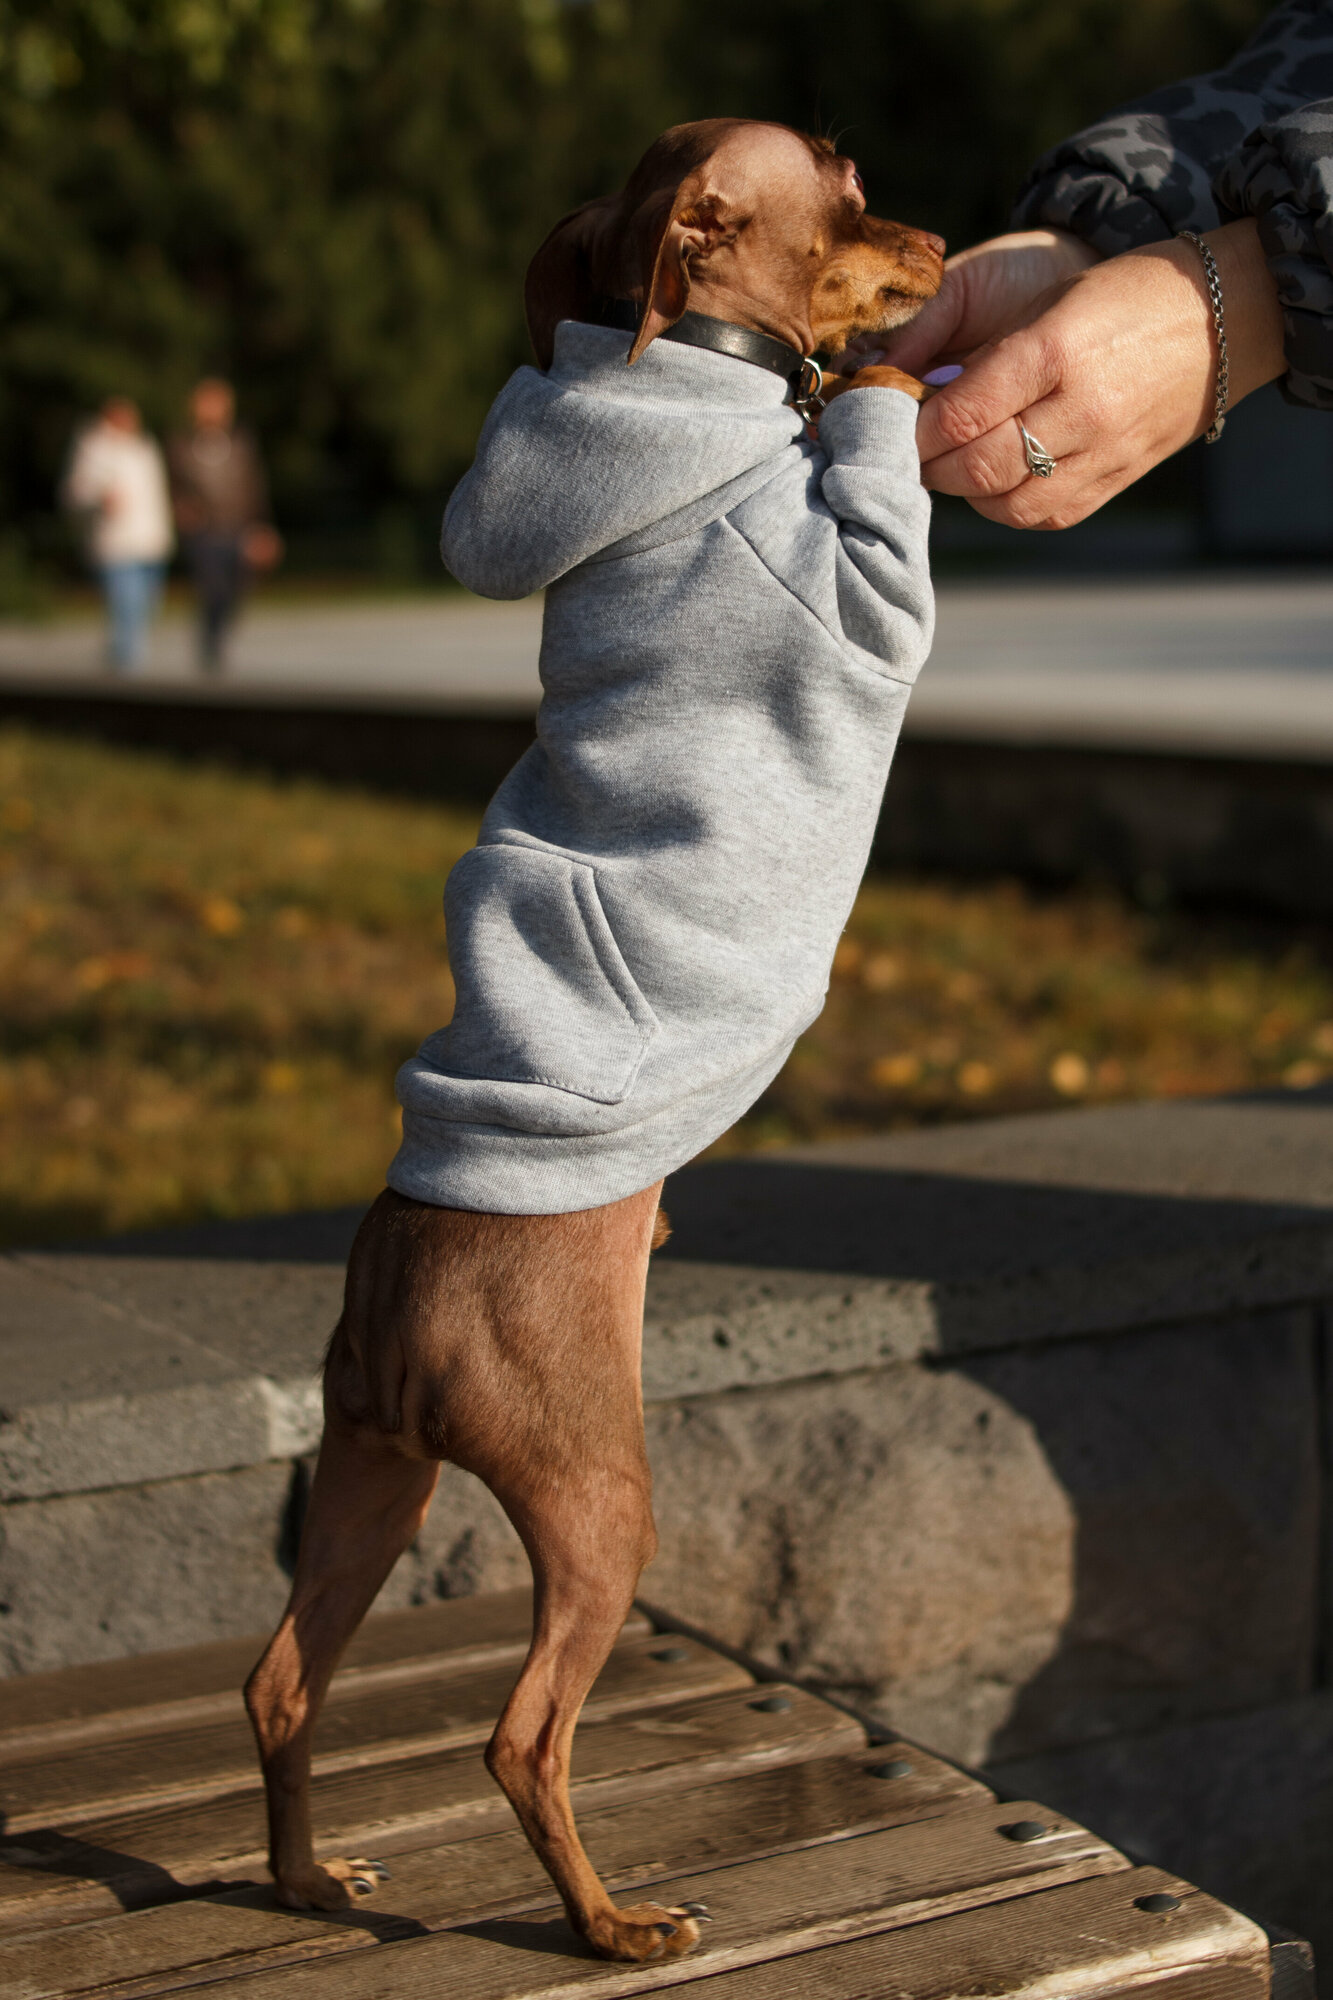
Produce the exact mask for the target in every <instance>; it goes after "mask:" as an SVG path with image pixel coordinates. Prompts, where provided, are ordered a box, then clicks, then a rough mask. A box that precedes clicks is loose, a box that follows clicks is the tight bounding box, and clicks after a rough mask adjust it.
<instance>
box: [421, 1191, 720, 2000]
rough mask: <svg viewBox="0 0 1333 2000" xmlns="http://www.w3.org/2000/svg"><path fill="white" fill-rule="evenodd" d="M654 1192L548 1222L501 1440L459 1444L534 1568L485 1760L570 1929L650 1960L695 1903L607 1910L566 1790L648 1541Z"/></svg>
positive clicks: (689, 1938) (503, 1335)
mask: <svg viewBox="0 0 1333 2000" xmlns="http://www.w3.org/2000/svg"><path fill="white" fill-rule="evenodd" d="M655 1196H656V1190H655V1189H650V1190H648V1191H647V1192H646V1193H645V1194H644V1195H641V1196H636V1197H632V1198H631V1199H630V1200H628V1201H625V1202H619V1203H616V1204H614V1205H613V1206H612V1207H610V1208H606V1209H601V1210H593V1211H587V1212H585V1213H584V1214H583V1215H579V1216H566V1217H551V1218H546V1219H544V1227H545V1228H546V1229H547V1230H549V1231H550V1232H551V1235H552V1237H553V1239H555V1240H561V1244H562V1249H563V1251H564V1253H565V1254H564V1255H563V1256H561V1257H550V1256H547V1257H543V1258H542V1259H541V1266H542V1273H543V1278H542V1279H535V1280H533V1281H531V1282H530V1283H529V1286H528V1287H527V1304H528V1307H529V1312H528V1313H527V1314H525V1315H524V1316H523V1320H522V1321H520V1320H519V1319H518V1317H517V1316H514V1318H512V1319H508V1320H507V1323H506V1324H503V1325H502V1327H501V1328H500V1329H499V1331H500V1340H499V1345H500V1347H501V1349H502V1350H503V1352H502V1356H497V1361H499V1362H501V1363H502V1366H501V1367H498V1368H497V1373H503V1374H505V1375H509V1374H510V1373H511V1371H512V1375H513V1376H514V1377H515V1378H517V1379H519V1380H522V1382H523V1384H524V1389H525V1393H524V1394H522V1395H517V1396H510V1397H509V1398H508V1399H507V1402H506V1409H505V1423H504V1425H503V1428H502V1430H499V1431H498V1432H497V1442H499V1444H500V1449H499V1450H494V1449H491V1450H487V1449H485V1447H484V1444H483V1445H482V1448H480V1449H478V1448H477V1446H476V1445H473V1448H472V1449H470V1450H469V1449H467V1442H470V1441H465V1440H464V1439H463V1438H461V1437H460V1439H459V1440H458V1442H459V1444H460V1445H461V1446H463V1447H464V1449H463V1451H462V1454H461V1455H462V1456H463V1458H464V1461H465V1462H466V1463H468V1464H469V1465H470V1466H471V1469H472V1470H474V1471H476V1472H477V1473H479V1474H480V1476H481V1477H482V1478H483V1479H484V1480H485V1481H486V1483H487V1484H488V1485H489V1486H490V1488H491V1490H492V1492H493V1493H494V1494H495V1496H496V1498H497V1499H498V1500H499V1501H500V1504H501V1505H502V1506H503V1507H504V1509H505V1511H506V1513H507V1514H508V1515H509V1518H510V1520H511V1521H512V1522H513V1524H514V1526H515V1528H516V1529H517V1530H518V1533H519V1535H520V1536H521V1538H522V1540H523V1543H524V1546H525V1548H526V1549H527V1552H528V1556H529V1559H530V1561H531V1563H532V1573H533V1585H534V1602H533V1637H532V1645H531V1648H530V1650H529V1653H528V1657H527V1660H526V1663H525V1665H524V1668H523V1672H522V1674H521V1676H520V1678H519V1680H518V1683H517V1685H516V1686H515V1688H514V1691H513V1693H512V1694H511V1696H510V1698H509V1701H508V1702H507V1704H506V1706H505V1710H504V1713H503V1715H502V1716H501V1718H500V1721H499V1723H498V1724H497V1726H496V1730H495V1733H494V1735H493V1736H492V1738H491V1741H490V1744H489V1745H488V1747H487V1751H486V1762H487V1765H488V1767H489V1769H490V1771H491V1774H492V1776H493V1777H494V1778H495V1779H496V1781H497V1783H498V1784H499V1785H500V1786H501V1788H502V1790H503V1791H504V1793H505V1795H506V1796H507V1798H508V1799H509V1801H510V1804H511V1805H512V1806H513V1808H514V1811H515V1812H516V1813H517V1815H518V1818H519V1820H520V1821H521V1823H522V1825H523V1829H524V1831H525V1832H526V1834H527V1835H528V1838H529V1840H530V1841H531V1842H532V1845H533V1847H534V1848H535V1849H536V1851H537V1854H538V1855H539V1857H540V1859H541V1860H542V1862H543V1863H544V1865H545V1866H546V1868H547V1870H548V1871H549V1873H550V1875H551V1877H552V1879H553V1880H554V1882H555V1885H556V1888H557V1889H558V1890H559V1892H560V1896H561V1899H562V1900H563V1902H564V1905H565V1909H566V1911H567V1913H568V1915H569V1919H570V1922H571V1923H572V1924H573V1926H574V1928H575V1929H576V1930H577V1931H578V1932H579V1933H580V1934H581V1935H582V1936H583V1937H584V1938H586V1939H587V1941H588V1943H589V1944H591V1945H592V1947H593V1948H594V1950H596V1951H598V1952H600V1953H601V1954H602V1955H603V1956H604V1957H607V1958H618V1959H631V1960H645V1959H652V1960H656V1961H661V1960H662V1959H666V1958H677V1957H679V1956H681V1954H682V1953H684V1952H686V1951H688V1950H689V1949H690V1947H691V1946H692V1945H693V1944H695V1943H696V1942H697V1940H698V1936H699V1930H698V1924H697V1922H696V1920H695V1919H696V1917H700V1916H703V1915H706V1912H704V1911H703V1909H702V1906H701V1905H696V1906H694V1908H693V1909H665V1908H663V1907H661V1906H660V1905H658V1904H639V1905H635V1906H633V1907H631V1908H626V1909H621V1908H617V1906H616V1905H615V1904H614V1903H613V1902H612V1901H611V1898H610V1897H609V1896H608V1894H607V1892H606V1890H605V1889H604V1888H603V1886H602V1884H601V1882H600V1880H599V1879H598V1877H597V1874H596V1872H595V1870H594V1869H593V1866H592V1864H591V1862H590V1861H589V1860H588V1857H587V1855H586V1854H585V1853H584V1850H583V1846H582V1843H581V1841H580V1839H579V1836H578V1830H577V1828H576V1826H575V1823H574V1814H573V1810H572V1807H571V1804H570V1797H569V1765H570V1751H571V1747H572V1743H573V1737H574V1729H575V1725H576V1724H577V1722H578V1717H579V1711H580V1709H581V1708H582V1706H583V1703H584V1701H585V1699H586V1697H587V1695H588V1691H589V1689H590V1688H591V1687H592V1684H593V1682H594V1681H595V1679H596V1678H597V1675H598V1674H599V1673H600V1671H601V1669H602V1667H603V1665H604V1664H605V1662H606V1659H607V1656H608V1654H609V1653H610V1651H611V1648H612V1646H613V1645H614V1644H615V1641H616V1638H617V1636H618V1634H619V1632H620V1629H621V1626H622V1624H623V1623H624V1620H625V1616H626V1613H627V1612H628V1611H629V1609H630V1606H631V1604H632V1602H633V1598H634V1591H635V1587H636V1586H637V1584H638V1580H639V1576H640V1574H641V1572H642V1570H643V1569H644V1567H645V1565H646V1564H647V1563H648V1562H649V1561H650V1560H651V1558H652V1556H653V1553H654V1551H655V1549H656V1546H657V1536H656V1532H655V1530H654V1527H653V1514H652V1479H651V1475H650V1472H649V1469H648V1458H647V1452H646V1449H645V1446H644V1435H643V1402H642V1394H641V1389H640V1365H641V1341H642V1325H643V1287H644V1278H645V1274H646V1269H647V1263H648V1250H649V1247H650V1241H651V1242H652V1243H653V1244H656V1243H657V1242H659V1241H661V1240H662V1239H663V1238H664V1237H665V1235H666V1233H667V1225H666V1222H665V1218H664V1217H661V1216H660V1212H659V1211H658V1210H657V1205H656V1199H655ZM543 1279H544V1281H545V1282H543ZM542 1292H544V1293H545V1294H546V1296H545V1298H544V1299H541V1298H539V1297H538V1294H540V1293H542ZM534 1305H537V1306H538V1311H537V1313H536V1314H535V1316H534V1315H532V1313H531V1308H532V1307H533V1306H534ZM468 1428H469V1429H471V1428H472V1426H468ZM482 1428H483V1432H484V1430H485V1429H486V1428H488V1427H482ZM474 1435H475V1432H474ZM479 1442H481V1440H479Z"/></svg>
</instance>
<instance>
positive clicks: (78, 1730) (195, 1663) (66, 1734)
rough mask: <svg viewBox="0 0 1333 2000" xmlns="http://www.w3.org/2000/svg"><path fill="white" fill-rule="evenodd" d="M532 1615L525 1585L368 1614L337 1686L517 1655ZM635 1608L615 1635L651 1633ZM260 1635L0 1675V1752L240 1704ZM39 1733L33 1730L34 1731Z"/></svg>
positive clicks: (214, 1713) (201, 1717)
mask: <svg viewBox="0 0 1333 2000" xmlns="http://www.w3.org/2000/svg"><path fill="white" fill-rule="evenodd" d="M531 1617H532V1593H531V1591H530V1590H528V1589H523V1590H504V1591H492V1592H489V1593H486V1594H483V1595H482V1596H479V1597H460V1598H452V1599H450V1600H449V1601H448V1602H446V1603H441V1604H427V1605H421V1606H419V1607H418V1608H417V1609H415V1610H412V1611H390V1612H385V1613H382V1614H380V1615H379V1616H377V1617H371V1618H368V1619H367V1620H366V1622H365V1624H364V1625H363V1626H362V1627H361V1629H360V1631H359V1632H358V1633H357V1635H356V1637H355V1638H354V1639H353V1641H352V1643H351V1645H350V1646H349V1647H348V1649H347V1653H346V1656H345V1658H344V1660H343V1664H342V1666H341V1668H340V1669H339V1671H338V1673H337V1675H336V1676H335V1678H334V1683H333V1685H334V1687H335V1689H339V1690H341V1689H346V1688H352V1687H362V1688H366V1687H370V1686H375V1687H387V1686H390V1685H391V1684H392V1683H393V1682H395V1681H399V1680H412V1679H416V1678H418V1677H421V1676H430V1675H435V1674H442V1673H455V1672H467V1671H469V1670H472V1669H475V1668H478V1667H484V1666H489V1665H493V1664H495V1663H498V1662H500V1661H502V1660H521V1659H522V1658H523V1655H524V1654H525V1653H526V1651H527V1647H528V1635H529V1630H530V1627H531ZM651 1631H652V1627H651V1625H650V1623H649V1621H648V1619H647V1618H646V1617H644V1615H643V1614H642V1613H641V1612H639V1611H634V1612H632V1613H631V1614H630V1617H629V1618H628V1619H627V1621H626V1623H625V1627H624V1630H623V1632H622V1634H621V1636H622V1638H627V1639H628V1638H642V1637H647V1636H649V1635H650V1634H651ZM266 1643H267V1634H262V1635H257V1636H255V1637H251V1638H245V1639H223V1640H219V1641H216V1642H215V1643H213V1644H211V1645H207V1646H189V1647H184V1648H181V1649H180V1650H178V1651H174V1652H168V1653H150V1654H148V1655H146V1656H144V1657H142V1658H139V1659H130V1660H102V1661H99V1662H97V1663H96V1664H94V1665H92V1666H85V1667H63V1668H61V1669H59V1671H57V1672H55V1673H49V1674H27V1675H19V1676H16V1677H14V1678H13V1679H9V1680H2V1681H0V1757H3V1756H4V1755H5V1754H6V1753H7V1752H8V1751H10V1750H11V1749H18V1750H20V1751H22V1750H23V1749H25V1748H28V1747H31V1746H33V1745H34V1744H36V1743H37V1742H39V1741H40V1742H41V1743H42V1744H44V1745H45V1746H46V1747H47V1748H48V1749H53V1748H55V1747H56V1746H57V1745H58V1744H61V1743H76V1742H91V1741H94V1740H95V1739H96V1738H97V1737H98V1736H100V1735H117V1734H124V1733H127V1732H129V1731H142V1732H156V1731H157V1730H159V1729H163V1728H179V1727H181V1726H183V1725H185V1724H187V1723H190V1722H202V1721H208V1720H211V1719H213V1718H214V1717H221V1716H226V1715H232V1716H238V1715H240V1713H241V1687H242V1684H243V1682H244V1681H245V1678H246V1676H247V1675H248V1673H249V1672H250V1669H251V1667H253V1665H254V1663H255V1661H256V1660H257V1659H258V1657H259V1655H260V1653H261V1652H262V1651H263V1649H264V1646H265V1644H266ZM39 1732H40V1734H39Z"/></svg>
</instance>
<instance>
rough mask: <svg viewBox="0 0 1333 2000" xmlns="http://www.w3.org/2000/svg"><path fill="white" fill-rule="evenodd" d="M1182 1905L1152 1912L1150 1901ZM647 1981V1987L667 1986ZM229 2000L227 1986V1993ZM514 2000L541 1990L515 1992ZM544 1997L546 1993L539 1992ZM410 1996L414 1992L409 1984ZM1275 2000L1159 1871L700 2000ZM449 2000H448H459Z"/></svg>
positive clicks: (755, 1976)
mask: <svg viewBox="0 0 1333 2000" xmlns="http://www.w3.org/2000/svg"><path fill="white" fill-rule="evenodd" d="M1153 1895H1169V1896H1171V1897H1173V1898H1175V1899H1176V1900H1177V1901H1178V1902H1179V1905H1180V1907H1179V1909H1178V1910H1176V1911H1174V1912H1172V1913H1171V1914H1170V1915H1169V1916H1154V1915H1153V1914H1152V1913H1151V1912H1150V1911H1146V1910H1143V1909H1140V1908H1139V1903H1140V1901H1141V1900H1142V1899H1144V1898H1146V1897H1149V1896H1153ZM663 1984H664V1983H663V1982H658V1981H654V1980H653V1979H651V1978H649V1980H648V1981H647V1984H646V1987H645V1986H640V1988H639V1989H638V1990H639V1991H641V1992H642V1991H645V1990H646V1991H648V1992H657V1993H660V1992H661V1991H663ZM224 1990H226V1991H227V1993H228V2000H231V1993H230V1989H224ZM511 1990H512V1992H513V1994H514V1997H515V2000H518V1996H519V1995H520V1994H521V1995H523V2000H528V1995H529V1993H531V1995H532V1996H533V2000H535V1996H536V1994H537V1992H538V1991H539V1987H538V1986H533V1987H532V1988H530V1989H529V1988H524V1987H517V1986H516V1987H514V1988H513V1989H511ZM540 1990H543V1991H544V1990H546V1989H544V1988H541V1989H540ZM404 1992H405V1996H406V1989H404ZM779 1993H780V1994H781V1996H782V2000H888V1996H892V2000H899V1996H904V2000H905V1996H907V1995H910V1996H911V2000H996V1996H998V1995H1003V1996H1004V2000H1080V1996H1083V1995H1086V1996H1088V2000H1091V1996H1093V1995H1095V1996H1097V2000H1117V1997H1118V1996H1121V1995H1123V1996H1127V2000H1128V1996H1135V2000H1136V1997H1137V1996H1138V1995H1140V1994H1145V1993H1147V1994H1151V1995H1152V1996H1153V2000H1268V1944H1267V1939H1266V1938H1265V1936H1264V1933H1263V1932H1262V1930H1260V1928H1259V1926H1258V1925H1257V1924H1253V1923H1251V1922H1250V1920H1249V1918H1248V1917H1242V1916H1239V1915H1238V1914H1237V1913H1236V1911H1234V1910H1228V1909H1226V1908H1225V1907H1224V1906H1223V1905H1222V1904H1221V1903H1218V1902H1215V1901H1214V1900H1213V1898H1212V1897H1211V1896H1205V1895H1204V1894H1203V1893H1202V1892H1201V1891H1200V1890H1198V1889H1195V1888H1192V1887H1191V1886H1190V1885H1189V1884H1188V1883H1187V1882H1182V1881H1181V1880H1180V1879H1179V1878H1178V1877H1177V1876H1174V1875H1168V1874H1166V1873H1165V1872H1164V1871H1163V1870H1161V1869H1159V1868H1135V1869H1133V1870H1131V1871H1130V1872H1128V1873H1126V1874H1123V1875H1111V1876H1108V1877H1103V1878H1102V1879H1100V1880H1096V1881H1089V1882H1081V1883H1079V1884H1077V1885H1076V1886H1075V1887H1072V1888H1062V1889H1047V1890H1046V1891H1045V1892H1044V1893H1043V1894H1041V1895H1036V1896H1020V1897H1017V1898H1015V1899H1014V1900H1013V1901H1010V1902H1004V1903H1001V1904H999V1905H996V1904H991V1905H989V1906H987V1907H986V1908H984V1909H979V1910H969V1911H968V1912H967V1913H966V1914H965V1915H962V1916H951V1917H944V1918H941V1919H939V1920H938V1921H936V1922H933V1923H924V1924H918V1925H913V1926H912V1927H911V1928H909V1929H905V1930H896V1931H892V1932H889V1933H887V1934H885V1933H879V1934H877V1935H875V1936H872V1937H865V1938H860V1939H858V1940H857V1941H856V1942H855V1943H853V1944H843V1945H836V1946H834V1947H832V1948H831V1949H827V1950H823V1951H812V1952H809V1953H807V1954H804V1955H802V1956H800V1957H785V1958H782V1959H781V1961H780V1963H773V1962H771V1961H770V1962H768V1963H765V1964H762V1965H758V1966H754V1967H751V1968H749V1969H748V1970H746V1971H743V1972H728V1973H723V1974H721V1975H720V1976H719V1977H717V1978H713V1979H709V1980H707V1981H706V1983H705V1984H704V1985H703V1987H702V1988H701V1989H700V2000H774V1995H775V1994H779ZM451 2000H452V1996H451Z"/></svg>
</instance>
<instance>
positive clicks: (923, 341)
mask: <svg viewBox="0 0 1333 2000" xmlns="http://www.w3.org/2000/svg"><path fill="white" fill-rule="evenodd" d="M967 289H968V288H967V279H966V272H965V270H951V269H950V267H949V266H948V265H947V264H946V266H945V268H944V277H943V280H942V282H941V284H940V288H939V290H938V292H936V294H935V296H934V298H933V299H927V301H926V303H925V305H923V306H922V308H921V310H920V312H919V313H917V315H916V317H915V318H914V319H910V320H909V321H908V322H907V324H906V326H903V327H898V328H896V329H895V330H894V331H893V332H892V333H886V334H876V335H873V336H867V343H869V341H870V340H871V339H873V340H874V342H875V345H876V348H877V350H878V351H877V354H876V357H875V358H876V359H877V360H884V361H889V362H891V363H892V365H893V366H894V367H895V368H901V369H902V370H903V371H904V372H905V373H906V374H908V375H919V374H921V373H922V372H923V370H924V369H925V368H927V367H928V366H929V365H930V363H931V362H932V361H933V360H934V359H935V357H936V356H937V355H939V354H944V353H946V352H948V350H949V349H950V348H951V347H952V346H953V345H954V344H955V341H956V337H957V333H958V328H959V326H960V324H961V323H962V320H963V317H964V314H965V313H966V310H967ZM868 359H869V356H868V355H867V356H866V357H864V359H863V362H862V365H863V366H864V365H865V360H868Z"/></svg>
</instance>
